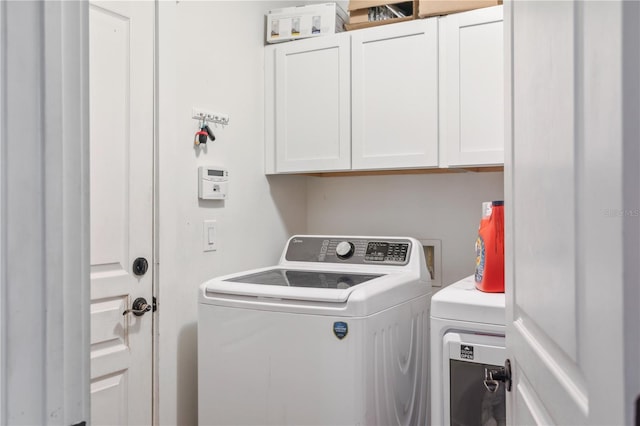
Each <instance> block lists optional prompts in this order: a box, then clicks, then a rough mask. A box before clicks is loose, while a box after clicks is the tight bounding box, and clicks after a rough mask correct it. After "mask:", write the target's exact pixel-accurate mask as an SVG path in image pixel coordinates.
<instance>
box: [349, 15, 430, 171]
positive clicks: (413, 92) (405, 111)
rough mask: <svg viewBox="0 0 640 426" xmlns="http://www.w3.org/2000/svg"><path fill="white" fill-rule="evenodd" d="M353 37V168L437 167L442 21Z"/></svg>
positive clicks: (386, 27)
mask: <svg viewBox="0 0 640 426" xmlns="http://www.w3.org/2000/svg"><path fill="white" fill-rule="evenodd" d="M351 37H352V38H351V40H352V72H353V74H352V82H351V84H352V102H353V109H352V123H353V131H352V137H353V140H352V156H353V158H352V167H353V168H354V169H384V168H410V167H437V166H438V21H437V19H426V20H419V21H412V22H407V23H402V24H395V25H389V26H382V27H378V28H372V29H369V30H363V31H357V32H354V33H353V35H352V36H351Z"/></svg>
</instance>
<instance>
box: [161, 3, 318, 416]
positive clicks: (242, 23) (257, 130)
mask: <svg viewBox="0 0 640 426" xmlns="http://www.w3.org/2000/svg"><path fill="white" fill-rule="evenodd" d="M285 4H287V5H290V4H291V3H289V2H285ZM281 6H282V2H281V3H274V2H249V1H247V2H244V1H242V2H231V1H217V2H195V1H194V2H191V1H180V2H179V3H177V4H176V2H160V5H159V67H158V68H159V99H158V102H159V105H160V112H159V191H158V197H159V210H158V212H159V214H158V219H157V220H158V232H159V265H158V271H159V276H158V284H159V288H158V295H159V313H160V315H159V350H158V355H157V359H158V366H159V396H158V398H159V399H158V401H157V402H158V404H157V406H158V413H157V414H159V422H160V424H167V425H169V424H172V425H176V424H179V425H193V424H196V421H197V370H196V368H197V357H196V350H197V349H196V331H197V328H196V321H197V317H196V315H197V290H198V286H199V284H200V283H202V282H203V281H205V280H207V279H209V278H212V277H214V276H217V275H221V274H226V273H230V272H234V271H239V270H244V269H249V268H255V267H260V266H265V265H269V264H273V263H275V262H276V261H277V258H278V257H279V255H280V251H281V250H282V247H283V246H284V243H285V241H286V238H287V237H288V236H290V235H291V234H293V233H301V232H304V230H305V220H306V211H305V205H306V199H305V193H306V179H307V178H305V177H300V176H275V177H270V178H266V177H265V176H264V167H263V163H264V160H263V159H264V155H263V145H264V136H263V135H264V130H263V127H264V119H263V117H264V96H263V93H264V82H263V79H264V73H263V63H264V55H263V46H264V13H265V12H266V11H267V10H269V9H271V8H274V7H281ZM194 106H196V107H200V108H204V109H207V110H211V111H213V112H220V113H226V114H229V116H230V125H229V126H228V127H226V128H225V129H216V128H215V127H213V128H212V129H213V131H214V133H215V135H216V137H217V140H216V141H215V142H213V143H211V142H210V143H209V144H207V146H206V147H205V148H204V149H194V145H193V136H194V132H195V131H196V130H197V129H196V126H197V122H196V121H195V120H192V119H191V108H192V107H194ZM211 164H213V165H220V166H223V167H226V168H227V169H228V170H229V176H230V178H229V181H230V193H229V198H228V200H226V201H225V202H211V201H208V202H200V201H198V198H197V167H198V166H200V165H211ZM205 219H215V220H217V224H218V244H219V249H218V251H216V252H207V253H204V252H203V251H202V232H203V231H202V228H203V224H202V222H203V220H205Z"/></svg>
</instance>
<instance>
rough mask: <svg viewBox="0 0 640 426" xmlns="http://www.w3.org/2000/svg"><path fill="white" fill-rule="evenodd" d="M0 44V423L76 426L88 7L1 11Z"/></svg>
mask: <svg viewBox="0 0 640 426" xmlns="http://www.w3.org/2000/svg"><path fill="white" fill-rule="evenodd" d="M25 28H29V30H28V31H25ZM0 37H1V38H2V43H0V65H1V67H0V70H1V71H0V72H1V73H2V75H1V79H0V81H1V83H0V94H1V96H0V99H1V102H2V103H1V106H0V130H1V131H0V141H1V145H0V237H1V245H0V283H1V293H0V362H1V365H2V368H1V369H0V383H1V385H0V423H1V424H15V423H20V424H67V425H75V424H83V423H84V422H86V421H88V419H89V330H90V328H89V114H88V111H89V103H88V101H89V90H88V88H89V85H88V83H89V74H88V71H89V69H88V60H89V55H88V48H89V45H88V4H87V3H86V2H1V3H0Z"/></svg>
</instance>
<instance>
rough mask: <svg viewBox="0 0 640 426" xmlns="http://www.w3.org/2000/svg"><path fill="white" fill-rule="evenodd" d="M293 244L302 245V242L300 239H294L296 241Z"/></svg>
mask: <svg viewBox="0 0 640 426" xmlns="http://www.w3.org/2000/svg"><path fill="white" fill-rule="evenodd" d="M291 242H292V243H294V244H297V243H301V242H302V240H298V239H297V238H296V239H294V240H293V241H291Z"/></svg>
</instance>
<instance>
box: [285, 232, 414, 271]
mask: <svg viewBox="0 0 640 426" xmlns="http://www.w3.org/2000/svg"><path fill="white" fill-rule="evenodd" d="M410 252H411V241H410V240H407V239H402V238H398V239H395V238H393V239H357V238H355V239H352V238H350V237H344V238H340V237H338V238H333V237H331V238H328V237H314V236H311V237H310V236H296V237H293V238H292V239H290V240H289V245H288V246H287V251H286V254H285V259H286V260H288V261H296V262H327V263H350V264H384V265H406V264H407V263H408V262H409V256H410Z"/></svg>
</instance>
